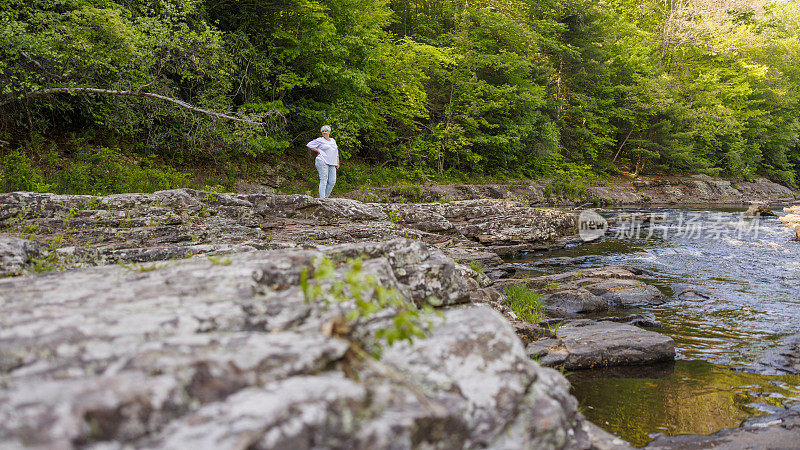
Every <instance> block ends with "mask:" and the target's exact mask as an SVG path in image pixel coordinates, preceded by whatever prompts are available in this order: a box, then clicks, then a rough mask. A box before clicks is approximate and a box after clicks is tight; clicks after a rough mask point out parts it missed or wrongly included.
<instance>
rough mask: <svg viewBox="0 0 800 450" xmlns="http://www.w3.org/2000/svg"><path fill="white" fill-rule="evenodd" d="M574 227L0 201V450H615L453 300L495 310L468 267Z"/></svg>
mask: <svg viewBox="0 0 800 450" xmlns="http://www.w3.org/2000/svg"><path fill="white" fill-rule="evenodd" d="M575 225H576V223H575V217H574V215H573V214H571V213H563V212H560V211H554V210H539V209H534V208H529V207H526V206H523V205H520V204H516V203H512V202H507V201H492V200H476V201H464V202H453V203H450V204H430V205H420V206H419V207H416V208H408V207H407V206H406V205H379V204H364V203H361V202H357V201H353V200H347V199H331V200H324V201H320V200H318V199H313V198H310V197H306V196H268V195H234V194H218V193H209V192H198V191H190V190H179V191H166V192H160V193H156V194H152V195H141V194H127V195H117V196H107V197H91V196H56V195H49V194H32V193H11V194H2V195H0V227H2V232H3V235H2V236H0V269H2V272H3V274H4V275H5V277H6V278H4V279H2V280H0V308H1V309H2V314H0V446H2V447H4V448H6V447H11V448H17V447H47V448H70V447H89V446H94V445H98V444H100V445H102V446H104V447H105V448H122V447H125V446H133V447H137V448H138V447H147V448H153V447H155V448H186V447H187V446H192V445H200V446H204V447H208V446H213V447H214V448H289V447H291V448H312V447H313V448H319V447H327V448H342V447H347V448H389V447H392V448H416V447H429V448H454V447H462V448H476V447H485V446H490V447H496V448H521V447H528V448H593V447H598V446H599V447H601V448H626V447H627V444H625V443H624V442H622V441H620V440H619V439H616V438H614V437H613V436H610V435H608V434H607V433H605V432H603V431H602V430H600V429H598V428H597V427H595V426H594V425H592V424H591V423H589V422H587V421H586V420H584V419H583V417H582V416H581V415H580V414H579V413H578V412H577V402H576V401H575V399H574V398H573V397H572V396H571V395H570V394H569V383H568V382H567V381H566V380H565V379H564V378H563V377H562V376H561V374H559V373H558V372H556V371H553V370H551V369H547V368H544V367H542V366H540V365H538V364H537V363H536V362H534V361H533V360H531V359H530V358H529V357H528V353H527V351H526V349H525V347H524V345H523V344H522V342H521V341H520V340H519V338H518V337H517V335H516V334H515V329H514V328H513V327H512V326H511V325H510V324H509V321H508V320H507V319H505V318H504V317H503V316H502V315H501V314H499V313H498V312H496V311H494V310H493V309H492V308H490V307H488V306H486V305H481V304H480V303H474V302H471V299H476V300H478V299H485V300H487V301H491V299H492V298H496V296H497V295H498V293H497V292H496V291H493V290H492V289H491V288H488V286H489V285H490V284H491V280H490V279H489V278H488V277H487V276H486V275H484V274H482V273H480V272H481V270H480V267H481V265H480V264H485V265H486V267H487V268H488V269H491V268H493V267H498V268H499V267H500V266H499V264H500V263H501V260H500V256H499V255H500V254H502V255H511V254H514V253H515V252H520V251H526V250H532V249H545V248H548V247H549V246H553V245H563V244H559V239H562V238H564V237H565V236H570V235H572V234H574V229H575ZM376 239H377V240H376ZM454 256H455V257H456V258H459V261H461V262H463V263H465V264H460V263H457V262H456V261H455V260H454V259H453V257H454ZM469 263H477V264H478V265H475V264H473V267H472V268H470V267H469V266H468V265H467V264H469ZM325 267H330V269H324V268H325ZM499 270H500V272H499V273H504V272H503V270H502V269H499ZM309 286H310V287H309ZM315 286H319V288H318V289H317V288H315ZM315 289H317V290H315ZM315 292H316V294H314V293H315ZM365 295H366V296H368V297H372V298H374V299H376V301H383V302H385V303H383V304H384V305H385V307H384V309H378V310H373V309H371V307H370V306H369V304H365V303H359V301H357V298H363V296H365ZM380 299H383V300H380ZM404 305H416V306H435V307H436V308H438V309H439V311H440V314H432V315H425V314H424V313H420V312H417V313H411V312H410V311H416V306H414V307H412V308H411V309H404V308H406V307H405V306H404ZM404 311H405V312H406V313H407V314H406V315H404V316H400V313H403V312H404ZM417 314H423V315H422V317H419V318H418V319H417V318H416V315H417ZM398 317H403V319H402V320H400V319H398ZM531 326H533V325H531ZM397 338H400V339H403V340H402V342H393V345H389V344H390V343H392V341H393V340H394V339H397ZM411 339H413V342H409V341H410V340H411ZM379 350H382V351H380V358H379V359H373V358H372V357H370V356H368V353H375V352H378V351H379Z"/></svg>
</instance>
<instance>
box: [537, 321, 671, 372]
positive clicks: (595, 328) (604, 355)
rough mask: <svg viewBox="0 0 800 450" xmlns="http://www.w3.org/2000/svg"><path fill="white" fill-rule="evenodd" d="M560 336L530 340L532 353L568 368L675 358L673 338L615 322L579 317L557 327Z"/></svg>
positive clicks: (609, 365)
mask: <svg viewBox="0 0 800 450" xmlns="http://www.w3.org/2000/svg"><path fill="white" fill-rule="evenodd" d="M556 336H557V337H556V338H550V339H543V340H540V341H536V342H533V343H531V344H528V346H527V351H528V354H529V355H530V356H531V357H534V358H540V362H541V364H543V365H546V366H563V367H564V368H565V369H568V370H576V369H591V368H597V367H612V366H627V365H637V364H649V363H654V362H658V361H665V360H671V359H674V358H675V345H674V342H673V340H672V338H670V337H668V336H664V335H663V334H659V333H655V332H652V331H647V330H643V329H641V328H638V327H635V326H633V325H627V324H622V323H615V322H605V321H603V322H596V321H593V320H586V319H584V320H575V321H568V322H566V323H564V324H563V325H562V326H561V327H559V328H558V330H556Z"/></svg>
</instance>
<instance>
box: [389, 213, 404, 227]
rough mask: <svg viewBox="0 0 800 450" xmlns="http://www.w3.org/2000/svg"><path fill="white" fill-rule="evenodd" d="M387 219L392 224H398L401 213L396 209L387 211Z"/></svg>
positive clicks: (401, 218)
mask: <svg viewBox="0 0 800 450" xmlns="http://www.w3.org/2000/svg"><path fill="white" fill-rule="evenodd" d="M389 221H390V222H392V223H393V224H399V223H400V222H402V221H403V213H401V212H400V211H398V210H396V209H393V210H391V211H389Z"/></svg>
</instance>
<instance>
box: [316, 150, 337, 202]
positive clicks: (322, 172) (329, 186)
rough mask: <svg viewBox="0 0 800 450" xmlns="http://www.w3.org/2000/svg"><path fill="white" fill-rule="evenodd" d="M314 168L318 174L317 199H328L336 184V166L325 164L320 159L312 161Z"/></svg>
mask: <svg viewBox="0 0 800 450" xmlns="http://www.w3.org/2000/svg"><path fill="white" fill-rule="evenodd" d="M314 166H316V167H317V172H318V173H319V198H328V197H330V195H331V191H332V190H333V185H334V184H336V166H332V165H330V164H325V161H323V160H321V159H320V158H316V159H314Z"/></svg>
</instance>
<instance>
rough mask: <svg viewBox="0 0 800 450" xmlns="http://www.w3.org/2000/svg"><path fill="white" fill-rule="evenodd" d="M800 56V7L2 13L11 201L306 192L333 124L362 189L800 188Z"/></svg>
mask: <svg viewBox="0 0 800 450" xmlns="http://www.w3.org/2000/svg"><path fill="white" fill-rule="evenodd" d="M799 37H800V2H798V1H761V0H756V1H745V0H643V1H632V0H593V1H589V0H543V1H539V0H536V1H534V0H477V1H472V2H470V1H468V0H463V1H462V0H458V1H450V0H391V1H387V0H0V160H2V166H1V167H0V169H1V170H0V192H3V191H13V190H31V191H48V192H57V193H92V194H95V193H113V192H130V191H154V190H159V189H167V188H174V187H184V186H195V187H204V186H205V187H207V188H208V187H216V188H219V189H224V188H231V187H232V186H233V183H235V182H236V181H237V180H249V181H252V182H254V183H264V184H270V183H273V184H275V185H276V186H278V187H281V188H282V189H284V190H285V191H291V190H292V189H296V190H298V191H302V190H304V189H307V187H308V186H313V185H314V183H315V179H316V172H315V171H314V168H313V164H312V162H311V157H310V156H309V155H310V152H309V151H308V149H306V148H305V144H306V142H308V141H309V140H311V139H312V138H314V137H316V136H318V135H319V127H320V126H321V125H322V124H330V125H331V126H332V127H333V133H332V136H333V137H335V138H336V139H337V141H338V143H339V148H340V152H341V155H342V159H343V161H342V168H341V170H340V174H339V176H340V184H341V185H343V188H348V187H356V186H359V185H365V184H373V185H383V184H390V183H399V182H412V183H413V182H425V181H430V182H437V181H438V182H447V181H452V180H462V181H465V180H466V181H469V180H486V179H522V178H540V177H573V178H591V177H597V176H600V177H602V176H606V175H615V174H626V175H628V176H630V175H634V176H635V175H641V174H689V173H704V174H708V175H711V176H723V177H731V178H737V179H754V178H756V177H767V178H770V179H772V180H774V181H777V182H780V183H784V184H786V185H789V186H794V187H797V182H798V175H800V151H798V150H800V121H798V117H800V114H799V113H800V102H799V101H798V95H800V39H799ZM276 179H279V180H280V179H282V180H283V181H280V182H276V181H275V180H276ZM337 190H339V191H340V192H341V190H340V188H337Z"/></svg>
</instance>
